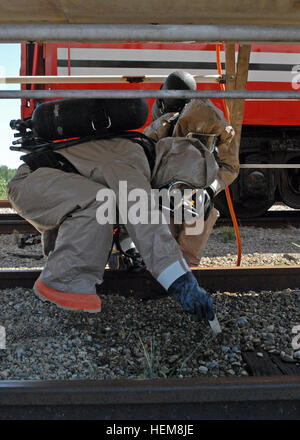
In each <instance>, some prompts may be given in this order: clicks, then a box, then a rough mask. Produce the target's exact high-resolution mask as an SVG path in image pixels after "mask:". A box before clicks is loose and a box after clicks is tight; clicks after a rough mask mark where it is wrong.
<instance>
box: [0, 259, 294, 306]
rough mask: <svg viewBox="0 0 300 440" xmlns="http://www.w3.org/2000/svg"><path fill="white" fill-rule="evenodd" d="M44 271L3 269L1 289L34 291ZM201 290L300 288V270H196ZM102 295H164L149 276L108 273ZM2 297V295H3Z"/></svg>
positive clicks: (101, 288) (271, 267) (240, 290)
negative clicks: (27, 289)
mask: <svg viewBox="0 0 300 440" xmlns="http://www.w3.org/2000/svg"><path fill="white" fill-rule="evenodd" d="M40 273H41V271H40V270H34V269H26V270H13V269H0V289H8V288H14V287H25V288H29V289H30V288H32V287H33V284H34V282H35V280H36V279H37V278H38V277H39V275H40ZM193 273H194V275H195V277H196V278H197V279H198V280H199V282H201V286H202V287H204V288H205V289H207V290H209V291H212V292H218V291H219V292H225V291H226V292H245V291H247V289H249V288H251V290H253V291H261V290H281V289H286V288H300V266H296V265H295V266H261V267H255V266H253V267H220V268H219V267H218V268H216V267H210V268H201V269H193ZM99 293H103V294H119V295H123V296H128V295H130V296H132V295H135V296H136V297H137V298H144V299H149V298H157V297H160V296H162V295H165V291H164V290H163V288H162V287H161V285H160V284H159V283H158V282H157V281H156V280H155V279H154V278H153V277H152V276H151V275H150V273H149V272H147V271H144V272H134V273H132V272H128V271H122V270H106V271H105V273H104V282H103V284H101V286H100V287H99ZM0 295H1V293H0Z"/></svg>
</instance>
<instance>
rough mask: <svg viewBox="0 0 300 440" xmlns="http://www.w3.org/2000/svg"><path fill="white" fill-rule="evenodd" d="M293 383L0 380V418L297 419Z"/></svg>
mask: <svg viewBox="0 0 300 440" xmlns="http://www.w3.org/2000/svg"><path fill="white" fill-rule="evenodd" d="M299 378H300V377H299V376H284V377H282V376H279V377H278V376H276V377H246V378H203V379H202V378H192V379H154V380H115V381H110V380H105V381H92V380H91V381H32V382H31V381H2V382H1V381H0V419H1V420H3V419H27V420H28V419H101V420H116V419H118V420H139V419H140V420H151V419H156V420H176V419H177V420H201V419H230V420H238V419H263V420H264V419H299V414H300V380H299Z"/></svg>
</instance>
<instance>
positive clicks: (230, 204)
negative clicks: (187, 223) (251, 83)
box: [216, 43, 242, 266]
mask: <svg viewBox="0 0 300 440" xmlns="http://www.w3.org/2000/svg"><path fill="white" fill-rule="evenodd" d="M216 53H217V66H218V74H219V75H222V66H221V44H220V43H218V44H217V48H216ZM220 88H221V90H225V84H220ZM223 106H224V111H225V115H226V118H227V120H228V122H230V123H231V116H230V111H229V108H228V105H227V102H226V99H223ZM225 194H226V199H227V204H228V208H229V211H230V216H231V220H232V223H233V226H234V230H235V236H236V242H237V253H238V255H237V262H236V265H237V266H240V264H241V258H242V245H241V237H240V231H239V225H238V222H237V219H236V215H235V212H234V208H233V204H232V200H231V195H230V189H229V187H228V186H226V188H225Z"/></svg>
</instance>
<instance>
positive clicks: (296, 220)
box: [0, 210, 300, 234]
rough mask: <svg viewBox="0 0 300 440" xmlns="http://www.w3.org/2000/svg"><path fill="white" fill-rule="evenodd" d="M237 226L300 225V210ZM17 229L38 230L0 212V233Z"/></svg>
mask: <svg viewBox="0 0 300 440" xmlns="http://www.w3.org/2000/svg"><path fill="white" fill-rule="evenodd" d="M238 223H239V226H255V227H259V228H281V227H284V226H293V227H297V228H299V227H300V211H296V210H295V211H269V212H268V213H267V214H265V215H263V216H261V217H253V218H238ZM231 225H232V221H231V219H229V218H226V217H220V218H218V220H217V223H216V227H218V226H231ZM14 231H17V232H19V233H22V234H26V233H37V232H38V231H37V230H36V229H35V228H34V226H32V225H31V224H30V223H28V222H27V221H26V220H25V219H23V218H22V217H20V216H19V215H18V214H0V234H11V233H12V232H14Z"/></svg>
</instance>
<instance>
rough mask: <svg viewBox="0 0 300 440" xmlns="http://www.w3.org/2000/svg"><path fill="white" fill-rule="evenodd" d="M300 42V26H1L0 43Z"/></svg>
mask: <svg viewBox="0 0 300 440" xmlns="http://www.w3.org/2000/svg"><path fill="white" fill-rule="evenodd" d="M26 41H43V42H49V41H52V42H55V41H56V42H58V41H78V42H103V41H205V42H222V41H225V42H248V43H249V42H271V43H279V42H285V43H296V42H298V43H299V42H300V27H299V26H257V25H233V26H229V25H190V24H189V25H153V24H148V25H145V24H26V23H24V24H2V25H1V27H0V42H6V43H8V42H26Z"/></svg>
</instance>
